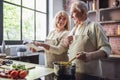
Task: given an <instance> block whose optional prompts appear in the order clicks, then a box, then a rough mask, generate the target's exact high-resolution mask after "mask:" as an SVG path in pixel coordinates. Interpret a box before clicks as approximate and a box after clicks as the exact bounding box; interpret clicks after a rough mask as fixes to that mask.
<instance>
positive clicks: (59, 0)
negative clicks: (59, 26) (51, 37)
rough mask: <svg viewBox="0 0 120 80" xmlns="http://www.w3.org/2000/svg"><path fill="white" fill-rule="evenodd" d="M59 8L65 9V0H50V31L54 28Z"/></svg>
mask: <svg viewBox="0 0 120 80" xmlns="http://www.w3.org/2000/svg"><path fill="white" fill-rule="evenodd" d="M59 10H63V0H49V31H51V30H52V29H53V19H54V16H55V14H56V13H57V12H58V11H59Z"/></svg>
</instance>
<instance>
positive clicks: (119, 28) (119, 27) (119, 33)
mask: <svg viewBox="0 0 120 80" xmlns="http://www.w3.org/2000/svg"><path fill="white" fill-rule="evenodd" d="M117 32H118V35H120V25H118V29H117Z"/></svg>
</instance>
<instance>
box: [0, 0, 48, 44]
mask: <svg viewBox="0 0 120 80" xmlns="http://www.w3.org/2000/svg"><path fill="white" fill-rule="evenodd" d="M34 1H35V2H36V0H34ZM4 3H8V4H12V5H15V6H20V5H17V4H14V3H11V2H8V1H4V0H0V14H1V15H0V26H1V27H0V36H1V37H0V45H1V44H2V41H3V39H4V38H3V37H4V36H3V33H4V32H3V25H4V23H3V16H4V14H3V4H4ZM21 4H22V0H21ZM34 6H36V4H34ZM48 6H49V0H46V13H44V12H41V11H37V10H35V9H33V10H34V11H35V12H40V13H44V14H46V32H47V33H46V36H47V34H48V33H49V32H48V31H49V16H48V15H49V10H48V9H49V8H48ZM20 7H21V11H20V12H21V13H22V7H23V6H20ZM24 8H26V9H30V8H27V7H24ZM35 12H34V19H35V20H34V23H36V22H35V21H36V14H35ZM20 17H21V20H20V28H21V31H20V35H21V40H5V43H6V44H8V45H16V44H22V43H23V41H22V14H21V15H20ZM34 28H35V29H36V24H34ZM35 35H36V30H35V31H34V40H36V36H35Z"/></svg>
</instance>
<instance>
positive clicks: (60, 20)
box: [56, 15, 67, 30]
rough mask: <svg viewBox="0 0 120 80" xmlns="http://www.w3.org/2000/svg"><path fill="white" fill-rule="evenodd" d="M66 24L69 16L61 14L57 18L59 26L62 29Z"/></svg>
mask: <svg viewBox="0 0 120 80" xmlns="http://www.w3.org/2000/svg"><path fill="white" fill-rule="evenodd" d="M66 24H67V18H66V17H65V16H64V15H60V16H58V17H57V19H56V26H57V28H59V29H60V30H63V29H64V27H65V26H66Z"/></svg>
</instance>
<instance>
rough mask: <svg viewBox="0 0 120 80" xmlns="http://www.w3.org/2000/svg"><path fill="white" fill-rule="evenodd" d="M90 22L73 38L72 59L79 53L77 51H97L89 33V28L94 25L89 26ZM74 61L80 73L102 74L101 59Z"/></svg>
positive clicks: (70, 54) (70, 50)
mask: <svg viewBox="0 0 120 80" xmlns="http://www.w3.org/2000/svg"><path fill="white" fill-rule="evenodd" d="M88 24H91V23H88ZM88 24H87V26H86V27H85V26H84V27H85V28H86V29H85V31H84V32H83V33H82V34H81V35H74V38H75V40H73V42H72V43H71V45H70V47H69V50H68V53H69V58H70V59H72V58H73V57H74V56H75V55H76V54H77V52H81V51H85V52H92V51H96V47H95V46H94V45H93V44H92V42H91V40H90V37H89V34H88V30H89V28H91V26H92V25H91V26H89V25H88ZM82 27H83V26H82ZM73 62H74V63H76V72H78V73H85V74H88V75H93V76H99V77H101V76H102V70H101V65H100V61H99V60H92V61H89V62H84V61H82V60H79V59H76V60H74V61H73Z"/></svg>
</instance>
